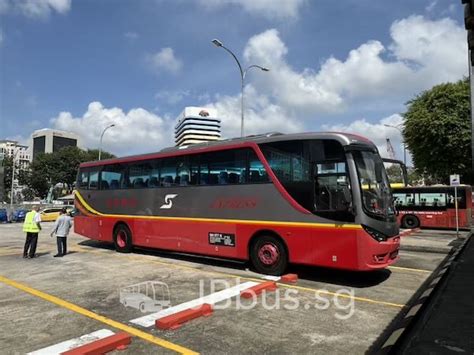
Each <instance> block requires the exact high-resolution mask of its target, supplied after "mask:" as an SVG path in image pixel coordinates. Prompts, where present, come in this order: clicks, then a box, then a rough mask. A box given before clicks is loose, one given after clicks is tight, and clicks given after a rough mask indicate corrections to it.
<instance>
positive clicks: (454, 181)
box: [449, 174, 461, 186]
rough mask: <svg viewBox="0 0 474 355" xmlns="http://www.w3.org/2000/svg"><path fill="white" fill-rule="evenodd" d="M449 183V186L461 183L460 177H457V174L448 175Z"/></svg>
mask: <svg viewBox="0 0 474 355" xmlns="http://www.w3.org/2000/svg"><path fill="white" fill-rule="evenodd" d="M449 185H451V186H459V185H461V179H460V178H459V175H458V174H454V175H449Z"/></svg>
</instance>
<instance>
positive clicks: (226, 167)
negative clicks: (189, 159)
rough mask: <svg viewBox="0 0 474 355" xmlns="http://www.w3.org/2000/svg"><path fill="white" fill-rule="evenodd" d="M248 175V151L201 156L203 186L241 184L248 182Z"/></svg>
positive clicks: (201, 180) (227, 151)
mask: <svg viewBox="0 0 474 355" xmlns="http://www.w3.org/2000/svg"><path fill="white" fill-rule="evenodd" d="M195 165H197V164H195ZM246 175H247V149H239V150H226V151H219V152H213V153H207V154H203V155H201V161H200V184H201V185H228V184H240V183H244V182H245V181H246Z"/></svg>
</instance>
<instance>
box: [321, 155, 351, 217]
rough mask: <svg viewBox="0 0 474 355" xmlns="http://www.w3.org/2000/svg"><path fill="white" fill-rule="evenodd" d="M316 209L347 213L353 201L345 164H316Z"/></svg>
mask: <svg viewBox="0 0 474 355" xmlns="http://www.w3.org/2000/svg"><path fill="white" fill-rule="evenodd" d="M315 169H316V172H315V185H316V186H315V209H316V210H317V211H347V210H348V207H349V206H350V204H351V201H352V195H351V191H350V184H349V177H348V175H347V172H346V171H347V169H346V163H345V162H337V161H336V162H323V163H317V164H316V168H315Z"/></svg>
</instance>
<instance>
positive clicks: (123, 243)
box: [114, 224, 133, 253]
mask: <svg viewBox="0 0 474 355" xmlns="http://www.w3.org/2000/svg"><path fill="white" fill-rule="evenodd" d="M114 245H115V250H116V251H118V252H119V253H130V252H131V251H132V249H133V245H132V232H131V231H130V229H129V228H128V227H127V226H126V225H125V224H119V225H118V226H117V227H115V229H114Z"/></svg>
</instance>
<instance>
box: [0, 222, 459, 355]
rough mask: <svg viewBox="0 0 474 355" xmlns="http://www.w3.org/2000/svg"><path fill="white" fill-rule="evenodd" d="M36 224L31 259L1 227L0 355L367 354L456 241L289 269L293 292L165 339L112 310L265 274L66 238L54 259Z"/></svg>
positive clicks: (429, 236)
mask: <svg viewBox="0 0 474 355" xmlns="http://www.w3.org/2000/svg"><path fill="white" fill-rule="evenodd" d="M43 226H44V229H43V231H42V232H41V235H40V239H39V244H38V255H39V257H38V258H35V259H31V260H29V259H23V258H22V257H21V255H22V247H23V243H24V238H25V237H24V234H23V232H22V231H21V225H18V224H4V225H0V318H1V319H2V322H1V323H0V349H2V353H5V352H6V353H11V354H13V353H27V352H31V351H35V350H38V349H42V348H45V347H48V346H51V345H54V344H57V343H60V342H63V341H66V340H68V339H74V338H77V337H80V336H82V335H85V334H89V333H91V332H94V331H97V330H100V329H108V330H111V331H113V332H118V331H120V330H126V331H128V332H129V333H131V334H132V335H133V340H132V344H131V345H130V346H129V347H128V349H126V350H124V351H121V352H120V353H121V354H126V353H130V354H132V353H133V354H137V353H143V354H145V353H154V354H165V353H176V352H179V353H186V352H187V351H190V352H192V351H193V352H199V353H203V354H222V353H232V354H233V353H249V354H261V353H265V354H267V353H268V354H281V353H288V354H290V353H292V354H293V353H298V354H315V353H329V352H330V353H341V354H347V353H349V352H350V353H356V354H358V353H364V352H366V351H367V349H369V348H370V346H371V345H372V343H373V342H374V341H375V340H376V339H377V338H378V337H379V336H380V335H381V333H383V332H384V330H385V328H386V327H387V326H388V325H389V324H390V322H391V321H392V320H393V319H394V317H396V316H397V314H398V313H399V312H400V311H401V310H403V309H404V307H405V304H406V303H407V302H408V300H409V299H410V298H411V297H412V296H413V294H414V293H415V292H416V291H417V290H418V288H419V287H420V285H422V284H423V282H424V281H425V280H426V279H427V278H428V277H429V275H430V274H431V272H432V271H433V270H435V269H436V268H437V266H438V265H439V264H440V263H441V262H442V261H443V259H444V258H445V256H446V254H447V253H448V252H449V250H450V249H451V248H452V247H453V246H454V245H455V244H456V243H455V241H456V236H455V235H453V234H452V233H450V232H447V233H445V232H439V231H429V232H427V231H423V232H419V233H418V234H416V235H412V236H409V237H403V239H402V251H401V252H400V256H401V258H400V261H399V262H398V263H397V264H396V265H395V266H393V267H390V268H388V269H386V270H380V271H376V272H370V273H354V272H342V271H335V270H328V269H322V268H308V267H301V266H293V267H291V270H290V272H294V273H297V274H298V275H299V278H300V279H299V281H298V283H297V284H295V285H285V284H281V283H279V284H278V285H279V287H278V289H277V291H276V292H269V293H267V294H266V295H265V296H260V297H259V298H258V299H257V301H256V302H254V303H251V301H246V300H244V301H241V299H240V298H238V297H232V298H230V300H229V301H227V302H222V303H218V304H217V306H220V307H218V308H219V309H215V310H214V313H213V314H212V315H211V316H210V317H204V318H198V319H195V320H193V321H191V322H189V323H186V324H184V325H183V326H182V327H181V328H179V329H177V330H174V331H170V330H168V331H162V330H158V329H156V328H154V327H153V326H152V327H142V326H140V325H137V324H134V323H132V322H131V320H133V319H135V318H138V317H142V316H143V315H145V314H146V313H142V312H141V311H140V310H139V309H136V308H133V307H125V306H124V305H123V304H122V303H120V298H119V290H120V289H121V288H122V287H124V286H129V285H133V284H137V283H140V282H146V281H160V282H164V283H166V284H167V286H168V287H169V291H170V296H171V304H172V305H173V306H174V305H178V304H181V303H183V302H188V301H190V300H194V299H197V298H199V297H201V296H203V295H207V294H209V293H212V292H216V291H220V290H223V289H227V288H230V287H234V286H236V285H238V284H242V283H245V282H261V281H263V280H262V276H263V275H259V274H256V273H254V272H252V271H250V270H248V268H247V265H246V264H244V263H238V262H229V261H222V260H216V259H209V258H201V257H195V256H188V255H179V254H170V253H164V252H157V251H149V250H136V251H135V252H134V253H132V254H119V253H116V252H115V251H114V250H113V249H112V248H111V246H110V245H108V244H103V243H98V242H94V241H90V240H88V239H86V238H83V237H81V236H78V235H74V234H73V235H72V236H71V237H70V238H69V242H68V244H69V250H70V251H71V253H70V254H68V255H66V256H65V257H63V258H53V257H52V256H53V255H54V254H55V253H56V242H55V240H54V239H53V238H50V237H49V232H50V230H51V227H52V225H51V224H47V223H44V224H43ZM463 236H464V237H465V236H466V235H465V234H463ZM213 288H214V289H213ZM224 306H225V307H224Z"/></svg>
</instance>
